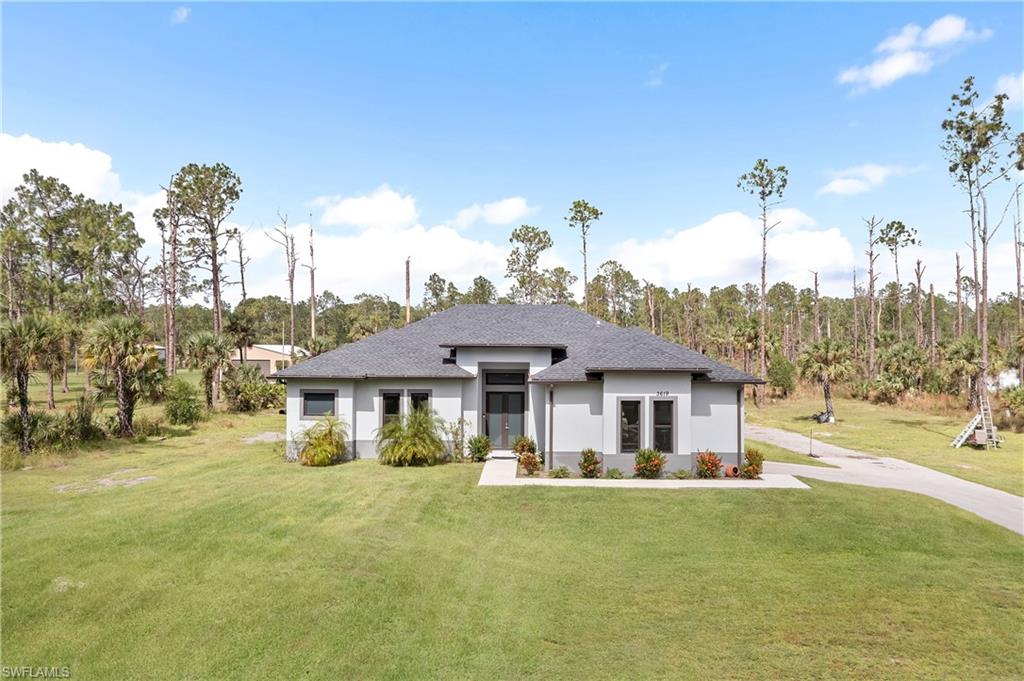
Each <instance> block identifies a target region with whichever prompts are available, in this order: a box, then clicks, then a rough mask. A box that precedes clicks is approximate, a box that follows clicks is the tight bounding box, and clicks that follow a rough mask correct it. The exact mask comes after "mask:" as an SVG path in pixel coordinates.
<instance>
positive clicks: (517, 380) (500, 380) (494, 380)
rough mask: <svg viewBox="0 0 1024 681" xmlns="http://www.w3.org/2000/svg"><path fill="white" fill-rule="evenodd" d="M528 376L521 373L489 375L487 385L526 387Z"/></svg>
mask: <svg viewBox="0 0 1024 681" xmlns="http://www.w3.org/2000/svg"><path fill="white" fill-rule="evenodd" d="M525 383H526V374H521V373H515V374H513V373H497V374H492V373H489V374H487V385H524V384H525Z"/></svg>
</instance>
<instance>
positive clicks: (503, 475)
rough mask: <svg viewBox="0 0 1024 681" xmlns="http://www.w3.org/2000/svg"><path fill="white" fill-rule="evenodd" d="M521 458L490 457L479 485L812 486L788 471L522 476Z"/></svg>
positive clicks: (772, 487)
mask: <svg viewBox="0 0 1024 681" xmlns="http://www.w3.org/2000/svg"><path fill="white" fill-rule="evenodd" d="M518 465H519V462H518V461H516V460H515V459H504V458H501V459H488V460H487V462H486V463H485V464H484V470H483V472H482V473H481V474H480V481H479V482H478V483H477V484H478V485H481V486H484V487H523V486H527V485H543V486H545V487H622V488H629V489H689V488H698V489H809V488H808V487H807V485H805V484H804V483H802V482H800V481H799V480H797V479H796V478H794V477H793V476H792V475H789V474H786V473H774V474H771V473H765V474H764V475H762V476H761V479H760V480H675V479H673V478H669V479H664V478H662V479H658V480H642V479H638V478H628V479H627V478H624V479H622V480H608V479H607V478H546V477H543V476H540V477H532V478H520V477H517V476H516V469H517V467H518Z"/></svg>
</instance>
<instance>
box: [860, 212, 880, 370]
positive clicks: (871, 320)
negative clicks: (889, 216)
mask: <svg viewBox="0 0 1024 681" xmlns="http://www.w3.org/2000/svg"><path fill="white" fill-rule="evenodd" d="M864 224H865V225H867V228H868V250H867V251H866V254H867V256H868V331H867V333H868V378H874V377H875V339H876V338H877V337H878V316H877V314H876V312H875V307H876V305H875V282H876V281H877V280H878V275H876V274H875V261H876V260H877V259H878V254H877V253H876V252H875V246H876V245H877V243H878V238H877V237H876V236H875V230H876V229H878V226H879V225H881V224H882V221H881V220H878V219H876V218H875V216H873V215H872V216H871V217H870V218H868V219H866V220H864Z"/></svg>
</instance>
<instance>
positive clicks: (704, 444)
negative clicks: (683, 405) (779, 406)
mask: <svg viewBox="0 0 1024 681" xmlns="http://www.w3.org/2000/svg"><path fill="white" fill-rule="evenodd" d="M741 388H742V386H739V385H734V384H731V383H694V384H693V401H692V416H691V422H692V423H693V439H692V442H691V447H692V450H691V451H693V452H694V453H696V452H699V451H704V450H707V449H710V450H711V451H712V452H714V453H715V454H718V456H719V457H721V459H722V461H723V462H725V463H733V464H736V465H740V464H741V463H742V460H741V459H742V452H743V434H742V423H743V418H742V417H743V416H744V414H743V399H742V391H741ZM737 390H740V395H741V397H740V403H739V405H737V403H736V393H737ZM737 415H739V417H740V421H739V423H740V424H741V429H740V434H739V438H737V431H736V426H737Z"/></svg>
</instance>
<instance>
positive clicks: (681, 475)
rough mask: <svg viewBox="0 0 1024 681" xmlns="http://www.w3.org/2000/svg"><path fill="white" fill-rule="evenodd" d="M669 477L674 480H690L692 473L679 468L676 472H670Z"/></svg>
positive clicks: (686, 469) (687, 469)
mask: <svg viewBox="0 0 1024 681" xmlns="http://www.w3.org/2000/svg"><path fill="white" fill-rule="evenodd" d="M670 475H671V476H672V477H673V478H675V479H676V480H692V479H693V473H692V472H690V469H689V468H680V469H679V470H677V471H672V473H670Z"/></svg>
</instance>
